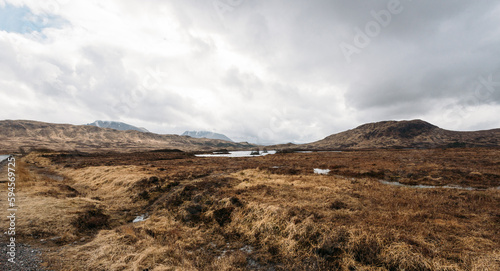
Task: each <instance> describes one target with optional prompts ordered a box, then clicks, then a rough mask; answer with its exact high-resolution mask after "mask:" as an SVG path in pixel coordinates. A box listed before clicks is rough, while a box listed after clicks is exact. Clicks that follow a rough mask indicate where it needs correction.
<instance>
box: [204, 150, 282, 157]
mask: <svg viewBox="0 0 500 271" xmlns="http://www.w3.org/2000/svg"><path fill="white" fill-rule="evenodd" d="M252 153H254V151H230V152H229V153H217V152H214V153H209V154H195V156H197V157H257V156H265V155H268V154H275V153H276V151H267V152H263V151H260V152H259V154H255V153H254V154H252Z"/></svg>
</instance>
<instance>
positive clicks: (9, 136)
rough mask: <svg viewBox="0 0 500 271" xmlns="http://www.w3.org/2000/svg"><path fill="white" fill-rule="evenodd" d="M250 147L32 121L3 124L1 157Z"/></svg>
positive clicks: (0, 145) (212, 140)
mask: <svg viewBox="0 0 500 271" xmlns="http://www.w3.org/2000/svg"><path fill="white" fill-rule="evenodd" d="M251 147H254V145H251V144H248V143H234V142H229V141H224V140H216V139H206V138H191V137H187V136H179V135H160V134H154V133H145V132H139V131H118V130H114V129H108V128H99V127H96V126H88V125H71V124H53V123H44V122H38V121H30V120H4V121H0V153H1V152H3V153H10V152H17V151H19V150H20V149H23V150H30V149H43V148H45V149H52V150H80V151H136V150H153V149H180V150H184V151H192V150H214V149H221V148H228V149H241V148H251Z"/></svg>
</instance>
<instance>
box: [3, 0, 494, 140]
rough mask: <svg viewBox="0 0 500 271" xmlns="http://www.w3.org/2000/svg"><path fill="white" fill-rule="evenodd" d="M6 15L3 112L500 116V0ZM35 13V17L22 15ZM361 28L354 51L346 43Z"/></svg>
mask: <svg viewBox="0 0 500 271" xmlns="http://www.w3.org/2000/svg"><path fill="white" fill-rule="evenodd" d="M391 7H397V8H398V10H399V12H392V13H390V10H391ZM12 9H14V10H17V11H18V12H17V13H13V12H11V11H12ZM387 12H389V13H387ZM0 13H2V14H4V13H9V14H14V15H11V16H10V17H8V18H7V17H2V18H4V19H3V20H2V21H1V22H0V29H1V30H0V48H1V50H0V72H1V75H0V86H1V90H0V96H1V97H2V99H1V100H0V106H1V107H2V108H4V109H6V110H3V116H2V118H10V119H37V120H42V121H51V122H67V123H75V124H81V123H89V122H92V121H94V120H95V119H112V120H117V121H125V122H129V123H131V124H133V125H136V126H142V127H146V128H147V129H148V130H150V131H153V132H158V133H182V132H183V131H184V130H198V129H203V130H211V131H216V132H221V133H224V134H226V135H228V136H229V137H231V138H233V139H235V140H242V141H251V142H262V143H264V142H289V141H293V142H309V141H313V140H317V139H321V138H323V137H325V136H327V135H329V134H331V133H335V132H340V131H343V130H346V129H350V128H353V127H355V126H357V125H359V124H361V123H364V122H369V121H380V120H388V119H413V118H423V119H426V120H429V121H432V122H433V123H435V124H436V125H440V126H443V127H445V128H450V129H451V128H453V129H460V130H467V129H487V128H494V127H500V121H499V120H497V119H496V118H495V117H492V116H496V115H497V113H498V112H499V109H500V86H499V85H498V82H500V64H499V62H498V61H497V59H498V57H499V55H500V49H499V48H500V46H499V43H500V31H499V30H498V28H497V27H496V26H497V25H498V24H499V20H500V19H499V18H500V16H499V15H500V5H499V4H497V3H496V2H495V1H482V2H481V3H472V2H470V1H465V0H464V1H439V2H421V1H409V0H400V1H397V0H387V1H382V0H381V1H370V2H358V1H348V2H346V1H327V0H318V1H309V2H306V1H298V0H294V1H272V2H269V1H249V0H241V1H225V0H213V1H199V0H187V1H170V2H165V1H159V0H157V1H148V2H139V1H132V0H124V1H118V0H116V1H114V0H113V1H106V2H96V1H68V0H49V1H34V0H4V1H0ZM26 14H28V15H29V16H26ZM374 14H379V15H374ZM380 14H386V15H387V14H390V18H389V17H385V21H380V20H382V19H380V18H378V19H377V17H376V16H382V15H380ZM5 18H7V19H5ZM27 18H28V19H27ZM30 18H31V19H30ZM26 20H28V21H29V20H31V22H34V24H33V25H35V26H36V27H35V28H34V30H33V31H24V32H23V31H20V30H19V27H17V28H16V27H13V25H16V24H17V25H22V22H26ZM20 22H21V23H20ZM377 24H378V27H377ZM360 31H361V32H360ZM360 33H361V34H360ZM369 34H370V35H369ZM357 35H366V37H364V38H365V40H364V42H365V44H363V46H361V47H359V46H358V47H354V48H355V49H356V52H355V53H353V54H352V55H350V60H351V61H350V62H349V61H347V59H346V55H345V52H343V51H342V48H341V46H340V45H341V44H349V45H352V46H356V39H358V41H361V40H363V38H360V37H358V36H357ZM366 38H368V39H366ZM358 45H359V44H358Z"/></svg>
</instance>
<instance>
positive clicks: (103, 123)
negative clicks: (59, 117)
mask: <svg viewBox="0 0 500 271" xmlns="http://www.w3.org/2000/svg"><path fill="white" fill-rule="evenodd" d="M87 125H91V126H97V127H101V128H111V129H115V130H120V131H127V130H134V131H139V132H145V133H149V131H148V130H146V128H139V127H135V126H133V125H130V124H126V123H123V122H118V121H107V120H96V121H94V122H92V123H89V124H87Z"/></svg>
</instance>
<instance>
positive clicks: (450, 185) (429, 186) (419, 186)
mask: <svg viewBox="0 0 500 271" xmlns="http://www.w3.org/2000/svg"><path fill="white" fill-rule="evenodd" d="M378 181H379V182H380V183H383V184H387V185H394V186H401V187H409V188H447V189H460V190H469V191H472V190H486V189H481V188H475V187H465V186H459V185H454V184H448V185H444V186H436V185H423V184H417V185H408V184H402V183H400V182H389V181H385V180H378ZM495 189H500V187H496V188H495Z"/></svg>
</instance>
